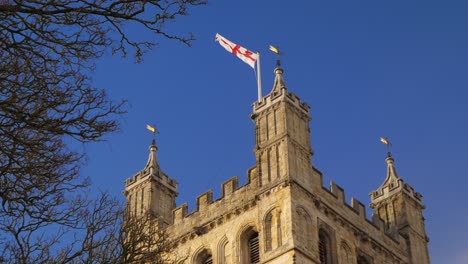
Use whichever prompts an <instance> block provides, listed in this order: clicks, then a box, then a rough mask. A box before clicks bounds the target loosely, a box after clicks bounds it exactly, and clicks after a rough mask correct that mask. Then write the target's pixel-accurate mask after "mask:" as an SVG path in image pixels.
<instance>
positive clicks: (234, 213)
mask: <svg viewBox="0 0 468 264" xmlns="http://www.w3.org/2000/svg"><path fill="white" fill-rule="evenodd" d="M283 73H284V70H283V69H282V68H281V67H280V66H279V63H278V66H277V67H276V69H275V70H274V74H275V79H274V84H273V89H272V90H271V92H270V93H269V94H268V95H266V96H264V97H263V98H261V100H260V101H259V102H255V103H254V105H253V113H252V115H251V118H252V120H254V122H255V146H254V155H255V158H256V162H255V165H254V166H253V167H251V168H250V169H248V171H247V183H246V184H245V185H243V186H239V184H238V178H237V176H234V177H232V178H230V179H228V180H226V181H225V182H224V183H222V185H221V196H220V197H219V198H217V199H213V192H212V190H208V191H206V192H204V193H202V194H200V195H199V196H198V197H197V199H196V206H195V210H194V211H193V212H190V213H189V212H188V204H187V203H184V204H182V205H179V206H178V207H175V200H174V199H175V197H176V196H177V183H176V182H175V181H174V180H172V179H170V178H169V177H168V176H167V175H166V174H164V173H163V172H162V170H161V169H160V168H159V164H158V162H157V157H156V150H157V148H156V146H155V144H154V142H153V143H152V144H151V146H150V157H149V159H148V162H147V164H146V166H145V168H144V169H143V170H142V171H140V172H139V173H137V174H136V175H134V176H133V177H132V178H130V179H128V180H127V181H126V187H125V192H124V193H125V194H126V197H127V205H128V210H129V211H130V212H133V213H134V214H137V215H138V214H141V213H144V212H149V213H151V214H152V215H155V216H157V217H159V219H160V222H162V223H164V225H162V227H163V228H165V229H166V233H167V234H168V235H169V236H170V238H171V239H172V240H173V242H174V244H175V248H174V252H173V253H174V254H175V255H176V256H178V260H179V262H177V264H182V263H183V264H213V263H214V264H260V263H261V264H267V263H268V264H293V263H295V264H296V263H297V264H356V263H357V264H381V263H385V264H387V263H390V264H416V263H417V264H429V257H428V252H427V240H426V233H425V227H424V219H423V217H422V214H421V212H422V208H423V205H422V203H421V195H420V194H419V193H416V192H414V191H413V189H412V188H411V187H410V186H409V185H407V184H405V183H403V181H402V180H401V179H400V178H399V177H398V176H397V174H396V172H395V168H394V166H393V158H391V157H389V158H388V159H387V164H388V173H387V179H386V180H385V182H384V184H383V185H382V186H381V187H380V188H379V189H378V190H377V191H375V192H373V193H372V205H373V206H374V208H376V211H375V213H374V214H373V217H372V219H368V218H367V216H366V207H365V206H364V204H363V203H361V202H359V201H358V200H356V199H354V198H351V201H350V203H347V202H346V196H345V192H344V190H343V189H342V188H341V187H340V186H338V185H337V184H335V183H334V182H331V183H330V186H329V187H325V186H323V177H322V173H321V172H320V171H319V170H318V169H316V168H315V167H314V166H313V165H312V161H311V159H312V155H313V150H312V146H311V142H310V129H309V122H310V120H311V118H310V107H309V106H308V105H307V104H306V103H304V102H302V101H301V100H300V98H299V97H298V96H297V95H295V94H294V93H291V92H289V91H288V89H287V88H286V85H285V82H284V79H283ZM181 257H182V258H181ZM180 260H182V261H180Z"/></svg>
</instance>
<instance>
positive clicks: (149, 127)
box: [146, 125, 156, 133]
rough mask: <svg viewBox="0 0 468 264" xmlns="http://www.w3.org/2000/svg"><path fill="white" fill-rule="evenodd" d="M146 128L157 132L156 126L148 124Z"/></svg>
mask: <svg viewBox="0 0 468 264" xmlns="http://www.w3.org/2000/svg"><path fill="white" fill-rule="evenodd" d="M146 128H147V129H148V130H149V131H151V132H153V133H156V128H154V127H152V126H150V125H146Z"/></svg>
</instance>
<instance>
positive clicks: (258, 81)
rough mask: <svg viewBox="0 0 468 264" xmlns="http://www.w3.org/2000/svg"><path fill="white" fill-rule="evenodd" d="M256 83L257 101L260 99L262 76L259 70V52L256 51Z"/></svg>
mask: <svg viewBox="0 0 468 264" xmlns="http://www.w3.org/2000/svg"><path fill="white" fill-rule="evenodd" d="M257 57H258V58H257V85H258V102H259V103H260V102H261V101H262V78H261V76H262V75H261V70H260V52H258V51H257Z"/></svg>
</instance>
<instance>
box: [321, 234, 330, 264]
mask: <svg viewBox="0 0 468 264" xmlns="http://www.w3.org/2000/svg"><path fill="white" fill-rule="evenodd" d="M318 248H319V258H320V264H331V263H332V262H331V251H330V249H331V241H330V236H329V235H328V233H327V232H326V231H325V230H323V229H320V230H319V244H318Z"/></svg>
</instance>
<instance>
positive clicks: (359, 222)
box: [316, 170, 401, 243]
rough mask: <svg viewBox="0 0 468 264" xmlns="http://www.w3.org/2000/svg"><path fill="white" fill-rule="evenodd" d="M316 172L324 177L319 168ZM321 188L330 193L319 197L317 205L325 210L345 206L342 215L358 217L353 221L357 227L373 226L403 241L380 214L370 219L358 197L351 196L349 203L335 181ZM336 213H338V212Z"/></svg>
mask: <svg viewBox="0 0 468 264" xmlns="http://www.w3.org/2000/svg"><path fill="white" fill-rule="evenodd" d="M316 172H318V173H319V175H320V177H321V178H322V174H321V172H319V171H318V170H316ZM321 189H322V190H323V191H324V192H325V193H328V194H329V195H325V196H321V198H320V199H318V201H317V202H316V205H317V206H318V207H326V209H325V210H327V211H329V210H331V211H334V210H336V208H338V207H339V208H344V209H345V210H342V212H343V211H344V212H345V213H344V215H342V217H344V218H345V219H348V220H352V219H353V215H354V217H356V216H357V217H358V218H357V219H356V221H354V222H353V223H352V224H353V225H354V226H355V227H356V229H363V230H368V227H372V228H373V229H375V230H378V231H380V232H381V234H382V235H383V236H384V237H387V238H390V239H391V240H392V241H395V242H396V243H399V242H400V241H401V239H400V237H399V235H398V234H395V233H392V232H389V230H387V227H386V225H385V222H384V220H383V219H382V218H380V216H379V215H378V214H372V217H371V218H370V219H369V218H367V212H366V206H365V205H364V204H363V203H362V202H360V201H359V200H358V199H356V198H354V197H351V201H350V203H349V204H348V203H347V202H346V195H345V191H344V189H343V188H341V187H340V186H339V185H338V184H336V183H335V182H333V181H331V182H330V187H329V188H327V187H325V186H324V185H322V188H321ZM327 202H328V204H327ZM333 208H335V209H333ZM346 212H349V213H346ZM336 214H337V215H338V213H336ZM359 226H360V227H359ZM356 232H357V231H356Z"/></svg>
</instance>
